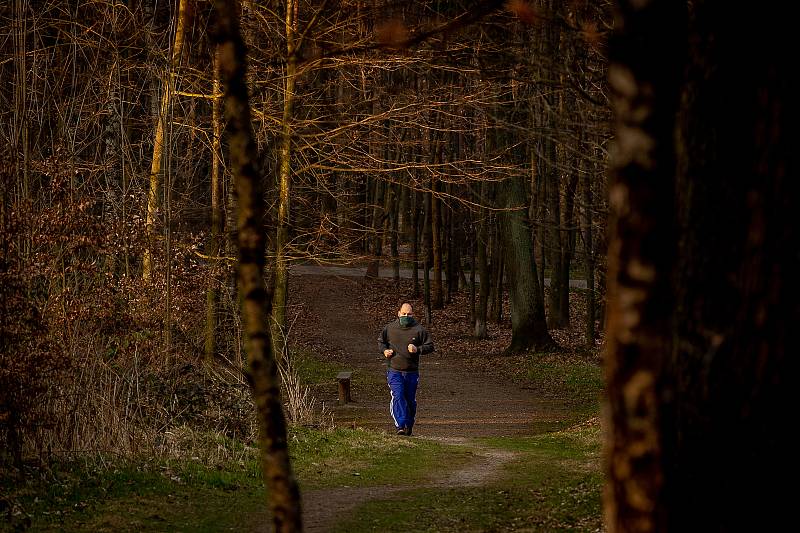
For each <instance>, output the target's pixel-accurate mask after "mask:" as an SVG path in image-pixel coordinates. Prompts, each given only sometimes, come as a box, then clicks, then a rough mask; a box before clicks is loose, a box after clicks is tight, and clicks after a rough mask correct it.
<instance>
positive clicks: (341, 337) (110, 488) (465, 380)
mask: <svg viewBox="0 0 800 533" xmlns="http://www.w3.org/2000/svg"><path fill="white" fill-rule="evenodd" d="M330 272H331V271H328V270H316V269H315V270H312V271H306V272H304V273H303V274H301V275H294V276H293V277H292V279H291V286H292V291H291V302H290V307H291V313H292V316H293V321H292V325H291V327H292V330H291V332H290V336H291V338H292V339H294V340H293V354H294V355H293V358H294V360H295V361H296V363H297V365H296V366H297V368H298V372H299V374H300V377H301V379H302V381H303V382H304V383H305V384H306V385H308V386H309V390H310V392H311V393H312V395H313V397H314V398H315V399H316V401H317V405H318V407H320V408H322V410H323V411H324V413H325V415H324V417H325V418H327V419H328V420H332V422H333V424H330V423H329V424H328V425H327V427H324V428H313V427H309V428H304V427H294V428H292V429H291V430H290V435H289V438H290V447H291V449H292V453H293V458H294V467H295V470H296V473H297V476H298V479H299V481H300V484H301V489H302V491H303V506H304V522H305V526H306V530H307V531H347V532H351V531H354V532H357V531H387V530H394V529H405V530H409V531H453V532H455V531H552V530H559V529H561V530H563V529H569V530H577V531H599V530H602V520H601V517H600V487H601V480H602V475H601V468H600V459H599V457H600V425H599V422H598V410H599V407H598V404H599V397H600V394H601V387H602V380H601V377H600V374H601V372H600V362H599V359H598V353H599V352H598V350H597V349H592V350H586V349H583V348H581V333H580V332H581V331H582V324H581V321H580V320H579V319H578V320H574V322H575V326H574V327H573V328H571V329H568V330H560V331H555V332H553V335H554V337H555V338H556V340H557V342H558V343H559V344H560V345H561V347H562V349H561V350H560V351H558V352H555V353H537V354H524V355H515V356H506V355H502V351H503V348H505V346H506V345H507V344H508V341H509V340H510V329H509V328H510V326H509V324H508V321H507V317H508V313H507V311H508V309H507V302H506V308H505V311H504V316H505V317H506V320H505V321H503V322H501V323H500V324H496V325H495V324H490V326H489V333H490V337H489V338H488V339H485V340H481V341H475V340H472V339H471V336H470V325H469V320H468V316H469V307H470V305H469V298H468V295H467V294H465V293H466V291H464V292H462V293H459V294H454V295H453V298H452V300H451V301H450V302H449V305H447V306H446V308H445V309H444V310H441V311H434V315H433V321H432V323H431V324H428V325H427V327H428V330H429V331H430V333H431V335H432V337H433V340H434V343H435V345H436V351H435V352H434V353H433V354H430V355H428V356H425V357H424V359H423V360H422V363H421V369H420V376H421V378H420V387H419V391H418V395H417V398H418V404H419V408H418V415H417V423H416V425H415V428H414V429H415V431H414V436H413V437H402V436H397V435H394V430H393V424H392V422H391V417H390V415H389V410H388V407H389V405H388V404H389V394H388V388H387V386H386V381H385V360H384V359H383V357H382V356H381V354H379V353H378V348H377V337H378V333H379V332H380V329H381V328H382V326H383V325H384V324H385V323H387V322H389V321H390V320H392V319H393V317H395V316H396V311H397V308H398V307H399V304H400V303H401V302H403V301H410V302H411V303H412V304H413V305H414V306H415V309H416V311H417V315H418V317H419V316H420V315H422V314H423V313H422V306H421V305H420V304H421V302H420V301H419V300H418V299H415V298H413V297H411V296H410V295H411V293H412V286H411V282H410V281H408V280H401V281H400V283H399V284H397V285H396V284H395V283H394V282H392V281H391V280H386V279H372V280H367V279H364V278H361V277H354V276H351V275H344V276H342V275H331V274H330ZM297 274H299V273H297ZM581 301H582V298H581V297H580V295H579V294H578V293H573V294H572V295H571V307H573V309H572V313H573V316H575V317H580V315H581V312H582V310H581V309H580V305H581ZM341 370H350V371H352V372H353V378H352V395H353V400H354V401H353V403H350V404H348V405H345V406H338V405H336V399H337V387H336V382H335V379H334V378H335V375H336V373H337V372H339V371H341ZM209 434H210V435H211V436H210V437H209V438H208V439H207V440H208V445H207V448H208V449H209V450H211V451H209V452H208V454H206V455H204V454H203V452H192V454H190V456H189V457H187V458H184V459H183V460H153V459H142V460H125V461H121V460H119V461H115V460H113V459H112V460H110V462H109V459H108V458H102V459H101V460H100V461H99V462H94V463H92V464H91V465H89V464H88V463H87V462H86V461H84V462H81V461H66V462H64V463H63V464H61V465H57V466H55V467H53V466H52V465H51V466H50V467H48V468H40V469H34V470H32V472H34V473H35V475H34V476H29V479H28V481H27V486H28V488H27V489H25V490H21V491H20V490H17V491H16V492H14V493H13V497H7V498H5V499H4V498H0V504H3V505H4V506H5V508H0V512H3V513H5V514H7V515H8V517H9V521H8V522H7V523H6V526H7V527H8V529H9V530H11V529H16V530H19V529H24V528H25V527H31V526H32V527H31V530H35V531H50V530H64V531H223V530H237V531H269V524H270V520H269V517H268V516H267V514H266V513H265V512H264V511H263V508H264V496H265V495H264V490H263V486H262V484H261V481H260V475H259V469H258V463H257V456H256V454H255V450H254V449H253V448H252V446H249V445H248V444H245V443H240V442H235V441H227V440H222V439H220V437H219V436H214V435H213V434H212V433H209ZM215 447H216V448H220V449H221V448H225V449H226V450H233V453H230V452H227V453H226V454H224V455H225V457H226V459H225V460H220V461H211V460H208V459H206V457H215V456H216V455H215V452H214V451H213V449H214V448H215ZM237 454H238V455H237ZM195 455H197V456H195ZM218 455H219V454H218ZM232 456H234V457H237V459H236V460H231V457H232ZM31 477H33V478H36V479H33V480H31ZM0 496H3V494H0ZM23 503H24V505H25V506H26V510H25V512H24V513H21V512H20V511H18V510H17V507H16V506H21V505H23ZM12 515H13V516H16V520H12ZM20 516H22V518H23V519H20ZM2 527H3V522H2V521H0V528H2Z"/></svg>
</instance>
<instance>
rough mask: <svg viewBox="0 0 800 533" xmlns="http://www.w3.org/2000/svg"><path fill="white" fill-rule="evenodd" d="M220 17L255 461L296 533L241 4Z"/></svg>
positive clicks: (296, 502) (285, 528)
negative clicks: (253, 414)
mask: <svg viewBox="0 0 800 533" xmlns="http://www.w3.org/2000/svg"><path fill="white" fill-rule="evenodd" d="M214 6H215V8H216V10H217V14H218V19H219V22H218V24H219V29H218V34H217V39H218V41H219V46H220V73H221V78H222V81H223V82H224V84H225V118H226V119H227V132H228V138H229V145H230V166H231V170H232V173H233V176H234V180H235V183H236V191H237V196H238V200H239V206H238V207H239V216H238V221H239V223H238V228H239V237H238V244H239V275H238V277H239V291H240V294H241V305H242V320H243V323H244V330H245V348H246V350H247V356H248V372H247V376H248V379H249V381H250V386H251V388H252V390H253V398H254V400H255V404H256V408H257V409H258V420H259V428H260V438H259V441H260V442H259V444H260V450H261V464H262V472H263V476H264V481H265V482H266V485H267V498H268V500H269V507H270V511H271V512H272V520H273V526H274V530H275V531H277V532H299V531H302V513H301V506H300V491H299V489H298V486H297V482H296V480H295V478H294V475H293V473H292V467H291V462H290V459H289V449H288V446H287V439H286V421H285V419H284V416H283V406H282V404H281V399H280V386H279V380H278V371H277V363H276V361H275V352H274V351H273V348H272V346H273V344H272V339H271V332H270V328H269V323H268V317H269V312H270V304H271V296H272V295H271V294H269V292H268V291H267V289H266V288H265V287H266V285H265V283H264V275H263V273H264V261H265V254H264V251H265V237H264V228H263V227H262V221H263V219H264V211H265V207H264V196H263V192H262V190H261V186H260V184H261V176H260V175H259V173H258V171H257V168H258V164H257V159H258V156H257V153H256V143H255V139H254V138H253V130H252V125H251V122H250V104H249V98H248V94H247V83H246V79H247V76H246V63H245V61H246V50H245V46H244V43H243V42H242V38H241V34H240V32H239V20H238V16H239V15H238V13H239V9H238V6H237V5H236V3H235V2H233V1H231V0H227V1H226V0H215V2H214Z"/></svg>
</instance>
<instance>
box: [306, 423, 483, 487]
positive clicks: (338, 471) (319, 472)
mask: <svg viewBox="0 0 800 533" xmlns="http://www.w3.org/2000/svg"><path fill="white" fill-rule="evenodd" d="M291 442H292V447H293V452H294V453H293V455H294V461H295V462H294V466H295V469H296V470H297V473H298V478H299V479H300V480H301V484H302V486H303V488H319V487H336V486H344V485H348V486H366V485H383V484H396V483H398V482H401V483H414V482H417V481H421V480H423V479H425V478H426V477H427V476H428V475H429V473H430V472H431V471H432V470H434V469H454V468H457V467H458V466H460V465H462V464H464V463H466V462H467V461H469V458H470V455H471V453H470V451H469V450H468V449H466V448H464V447H460V446H452V445H445V444H441V443H438V442H433V441H428V440H422V439H404V438H398V437H397V436H395V435H389V434H387V433H379V432H375V431H368V430H364V429H344V428H338V429H334V430H330V431H319V430H311V429H307V428H298V429H296V430H295V431H294V434H293V436H292V437H291Z"/></svg>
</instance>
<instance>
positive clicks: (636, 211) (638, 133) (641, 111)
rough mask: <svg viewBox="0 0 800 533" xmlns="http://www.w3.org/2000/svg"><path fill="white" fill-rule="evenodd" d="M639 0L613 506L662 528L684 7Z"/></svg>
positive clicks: (614, 200)
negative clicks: (676, 154) (676, 124)
mask: <svg viewBox="0 0 800 533" xmlns="http://www.w3.org/2000/svg"><path fill="white" fill-rule="evenodd" d="M634 4H635V3H634V2H631V4H628V3H626V2H622V3H621V4H620V10H621V11H622V16H621V18H618V24H620V25H619V27H618V28H617V31H616V34H615V35H614V37H613V39H612V41H611V43H610V54H611V65H610V66H609V83H610V85H611V88H612V91H613V96H612V103H613V105H614V109H615V112H616V129H617V131H616V133H617V139H616V146H615V147H614V148H615V152H614V155H613V160H612V163H611V165H612V166H611V179H610V183H609V188H608V190H609V208H610V215H611V216H610V221H609V222H610V233H609V235H610V242H609V248H608V297H609V300H608V330H607V337H606V343H607V348H606V365H605V369H606V382H607V385H608V401H609V404H610V417H611V418H610V421H609V422H610V424H609V432H608V438H609V442H607V450H606V452H607V461H608V463H607V487H606V489H607V490H606V494H605V515H606V524H607V526H608V527H609V529H610V530H611V531H653V530H663V529H664V527H665V525H666V523H667V513H668V502H667V500H666V498H665V491H664V483H665V479H664V477H665V473H666V472H665V470H666V466H667V465H666V463H665V459H666V454H667V453H668V450H665V449H664V446H665V442H664V434H665V433H666V432H668V431H670V430H671V428H669V427H667V426H666V424H667V421H668V420H669V418H670V415H669V412H668V410H669V405H670V399H669V398H668V395H667V391H669V390H670V389H671V387H672V383H671V382H670V380H669V378H668V376H667V374H666V368H665V366H666V363H667V361H668V360H669V357H670V353H671V346H672V339H671V336H670V331H669V328H670V324H671V322H670V321H671V318H672V317H671V314H672V307H673V299H672V293H671V288H670V275H671V269H672V265H673V262H672V260H673V257H674V254H675V235H674V225H673V218H672V217H673V212H674V207H673V187H674V179H673V177H674V173H675V146H674V142H673V132H674V129H675V115H676V112H677V108H678V100H679V98H678V97H679V94H680V83H681V65H682V62H683V58H684V56H685V42H684V41H685V33H683V32H682V30H684V31H685V27H686V13H685V11H686V7H685V6H682V5H681V4H680V3H676V2H670V1H665V0H651V1H649V2H644V5H641V4H642V3H641V2H639V3H638V4H636V5H634Z"/></svg>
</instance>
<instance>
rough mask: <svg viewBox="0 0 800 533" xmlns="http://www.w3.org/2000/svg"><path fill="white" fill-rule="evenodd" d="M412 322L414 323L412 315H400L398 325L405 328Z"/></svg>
mask: <svg viewBox="0 0 800 533" xmlns="http://www.w3.org/2000/svg"><path fill="white" fill-rule="evenodd" d="M413 323H414V317H413V316H401V317H400V326H401V327H404V328H407V327H408V326H410V325H411V324H413Z"/></svg>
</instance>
